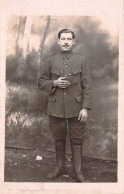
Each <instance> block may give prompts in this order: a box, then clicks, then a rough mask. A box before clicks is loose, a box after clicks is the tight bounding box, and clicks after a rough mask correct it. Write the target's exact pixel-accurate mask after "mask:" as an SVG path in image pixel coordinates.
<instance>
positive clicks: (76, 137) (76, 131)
mask: <svg viewBox="0 0 124 194" xmlns="http://www.w3.org/2000/svg"><path fill="white" fill-rule="evenodd" d="M49 126H50V129H51V131H52V134H53V136H54V139H55V141H60V140H65V139H66V135H67V128H68V130H69V139H70V142H71V143H72V144H76V145H79V144H82V140H83V132H84V127H85V124H82V123H81V122H80V121H78V117H72V118H67V119H66V118H59V117H54V116H51V115H49Z"/></svg>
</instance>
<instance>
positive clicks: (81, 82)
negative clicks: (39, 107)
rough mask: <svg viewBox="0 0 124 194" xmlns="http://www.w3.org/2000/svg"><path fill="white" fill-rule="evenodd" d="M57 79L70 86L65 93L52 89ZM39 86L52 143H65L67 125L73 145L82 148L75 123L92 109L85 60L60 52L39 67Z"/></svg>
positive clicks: (81, 126)
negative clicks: (45, 95)
mask: <svg viewBox="0 0 124 194" xmlns="http://www.w3.org/2000/svg"><path fill="white" fill-rule="evenodd" d="M59 77H66V80H68V81H69V82H70V85H69V86H68V87H67V88H66V89H62V88H59V87H53V81H54V80H57V79H58V78H59ZM38 85H39V88H40V89H41V90H42V91H44V92H47V93H48V108H47V113H48V115H49V123H50V128H51V130H52V133H53V136H54V138H55V142H61V141H63V142H65V139H66V130H67V125H68V128H69V138H70V141H71V143H72V145H81V144H82V136H83V129H82V128H83V126H84V125H82V124H81V123H80V122H79V121H78V115H79V112H80V111H81V109H82V108H87V109H91V78H90V74H89V68H88V65H87V62H86V59H85V58H84V57H82V56H79V55H77V54H75V53H73V51H69V52H62V51H60V53H58V54H57V55H54V56H52V57H49V58H48V60H47V61H46V63H45V65H43V66H42V70H41V76H40V79H39V83H38ZM67 123H68V124H67ZM63 149H65V148H63ZM63 157H64V155H63Z"/></svg>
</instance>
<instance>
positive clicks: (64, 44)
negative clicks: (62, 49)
mask: <svg viewBox="0 0 124 194" xmlns="http://www.w3.org/2000/svg"><path fill="white" fill-rule="evenodd" d="M62 46H70V45H69V44H64V45H62Z"/></svg>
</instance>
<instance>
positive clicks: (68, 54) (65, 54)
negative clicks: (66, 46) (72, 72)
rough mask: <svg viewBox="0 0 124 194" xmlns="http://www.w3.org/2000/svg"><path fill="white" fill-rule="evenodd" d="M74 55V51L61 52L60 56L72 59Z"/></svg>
mask: <svg viewBox="0 0 124 194" xmlns="http://www.w3.org/2000/svg"><path fill="white" fill-rule="evenodd" d="M72 54H73V51H72V50H71V51H61V50H60V55H61V56H62V57H63V58H64V59H70V58H71V56H72Z"/></svg>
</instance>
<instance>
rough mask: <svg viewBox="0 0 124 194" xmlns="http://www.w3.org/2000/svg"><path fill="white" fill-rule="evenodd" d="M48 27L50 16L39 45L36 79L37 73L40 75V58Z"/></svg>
mask: <svg viewBox="0 0 124 194" xmlns="http://www.w3.org/2000/svg"><path fill="white" fill-rule="evenodd" d="M49 25H50V16H47V23H46V27H45V30H44V34H43V38H42V41H41V44H40V48H39V58H38V68H37V79H39V76H40V75H39V73H40V65H42V64H41V62H42V56H43V49H44V43H45V39H46V36H47V32H48V29H49Z"/></svg>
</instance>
